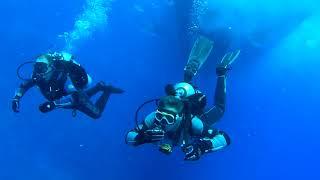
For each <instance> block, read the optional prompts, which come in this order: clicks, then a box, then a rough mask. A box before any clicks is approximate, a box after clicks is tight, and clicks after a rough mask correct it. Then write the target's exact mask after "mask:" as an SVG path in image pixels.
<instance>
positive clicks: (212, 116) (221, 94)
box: [202, 75, 226, 126]
mask: <svg viewBox="0 0 320 180" xmlns="http://www.w3.org/2000/svg"><path fill="white" fill-rule="evenodd" d="M225 107H226V76H225V75H222V76H219V75H218V78H217V85H216V89H215V96H214V106H213V108H211V109H210V110H209V111H207V112H206V113H205V114H204V115H203V116H202V118H203V120H204V121H205V122H206V124H208V125H209V126H211V125H213V124H215V123H216V122H217V121H218V120H219V119H220V118H221V117H222V116H223V114H224V112H225Z"/></svg>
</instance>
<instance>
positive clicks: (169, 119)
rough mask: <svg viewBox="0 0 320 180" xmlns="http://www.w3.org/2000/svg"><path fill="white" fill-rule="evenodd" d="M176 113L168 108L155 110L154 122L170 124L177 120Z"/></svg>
mask: <svg viewBox="0 0 320 180" xmlns="http://www.w3.org/2000/svg"><path fill="white" fill-rule="evenodd" d="M177 116H178V115H177V114H176V113H174V112H171V111H168V110H157V111H156V114H155V120H156V121H155V123H156V124H157V125H172V124H174V123H175V122H176V120H177Z"/></svg>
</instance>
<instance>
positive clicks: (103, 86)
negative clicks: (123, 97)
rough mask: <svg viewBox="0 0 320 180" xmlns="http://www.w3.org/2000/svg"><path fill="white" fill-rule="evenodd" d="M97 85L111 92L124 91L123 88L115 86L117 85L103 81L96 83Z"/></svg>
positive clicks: (119, 92) (120, 92) (118, 92)
mask: <svg viewBox="0 0 320 180" xmlns="http://www.w3.org/2000/svg"><path fill="white" fill-rule="evenodd" d="M97 86H98V87H100V88H101V90H103V91H108V92H110V93H112V94H122V93H124V90H122V89H120V88H117V87H114V86H112V85H106V83H105V82H103V81H101V82H99V83H98V84H97Z"/></svg>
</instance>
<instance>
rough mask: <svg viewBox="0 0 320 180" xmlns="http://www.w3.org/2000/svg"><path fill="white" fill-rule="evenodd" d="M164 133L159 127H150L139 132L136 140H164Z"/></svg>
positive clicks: (143, 141) (152, 141)
mask: <svg viewBox="0 0 320 180" xmlns="http://www.w3.org/2000/svg"><path fill="white" fill-rule="evenodd" d="M164 134H165V133H164V131H163V130H162V129H159V128H155V129H148V130H146V131H141V132H139V135H138V136H137V137H136V140H137V141H138V142H139V144H143V143H154V142H158V141H161V140H163V139H164Z"/></svg>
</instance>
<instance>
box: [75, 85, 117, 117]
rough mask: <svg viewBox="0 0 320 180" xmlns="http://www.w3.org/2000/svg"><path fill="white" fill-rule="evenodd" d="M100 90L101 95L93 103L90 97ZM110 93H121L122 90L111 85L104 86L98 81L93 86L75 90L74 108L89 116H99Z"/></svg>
mask: <svg viewBox="0 0 320 180" xmlns="http://www.w3.org/2000/svg"><path fill="white" fill-rule="evenodd" d="M100 91H102V95H101V96H100V97H99V98H98V100H97V101H96V103H95V104H93V103H92V101H91V100H90V97H92V96H93V95H95V94H97V93H98V92H100ZM112 93H118V94H120V93H123V90H121V89H119V88H115V87H113V86H106V85H105V84H104V83H103V82H100V83H98V84H97V85H96V86H95V87H93V88H91V89H89V90H87V91H85V92H77V93H75V94H74V99H75V102H76V109H78V110H79V111H81V112H83V113H85V114H86V115H88V116H90V117H91V118H94V119H98V118H100V117H101V115H102V112H103V111H104V108H105V106H106V104H107V102H108V99H109V97H110V95H111V94H112Z"/></svg>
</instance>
